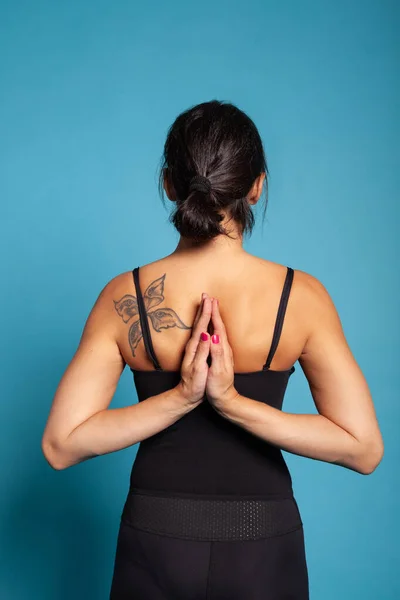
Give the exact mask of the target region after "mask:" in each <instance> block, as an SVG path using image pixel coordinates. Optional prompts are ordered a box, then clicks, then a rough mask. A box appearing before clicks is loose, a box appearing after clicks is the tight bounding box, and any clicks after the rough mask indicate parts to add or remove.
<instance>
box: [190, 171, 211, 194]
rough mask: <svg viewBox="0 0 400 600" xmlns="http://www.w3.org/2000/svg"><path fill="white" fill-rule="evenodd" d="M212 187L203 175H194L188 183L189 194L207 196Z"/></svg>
mask: <svg viewBox="0 0 400 600" xmlns="http://www.w3.org/2000/svg"><path fill="white" fill-rule="evenodd" d="M211 189H212V185H211V181H210V180H209V179H208V177H204V175H195V176H194V177H192V179H191V180H190V183H189V192H194V191H196V192H203V193H204V194H209V193H210V192H211Z"/></svg>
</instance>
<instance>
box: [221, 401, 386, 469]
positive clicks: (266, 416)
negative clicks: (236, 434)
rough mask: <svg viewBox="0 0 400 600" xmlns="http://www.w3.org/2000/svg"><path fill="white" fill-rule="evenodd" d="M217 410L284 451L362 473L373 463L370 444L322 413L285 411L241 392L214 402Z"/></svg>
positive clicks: (372, 465)
mask: <svg viewBox="0 0 400 600" xmlns="http://www.w3.org/2000/svg"><path fill="white" fill-rule="evenodd" d="M216 410H217V411H218V412H219V413H220V414H221V415H222V416H223V417H224V418H226V419H228V420H229V421H231V422H233V423H235V424H236V425H238V426H240V427H242V428H243V429H246V430H247V431H249V432H250V433H252V434H254V435H256V436H258V437H260V438H261V439H264V440H265V441H267V442H269V443H271V444H273V445H275V446H278V447H279V448H281V449H282V450H286V451H287V452H291V453H293V454H298V455H300V456H305V457H307V458H313V459H316V460H321V461H325V462H330V463H335V464H338V465H341V466H343V467H347V468H349V469H352V470H354V471H357V472H359V473H364V474H367V473H369V472H372V471H373V469H374V468H375V467H376V460H377V459H375V450H374V448H373V447H372V446H371V448H370V449H368V448H367V447H366V446H365V444H362V443H361V442H360V441H359V440H357V439H356V438H355V437H354V436H353V435H351V434H350V433H349V432H347V431H345V430H344V429H342V428H341V427H339V426H338V425H336V424H335V423H333V422H332V421H330V420H329V419H327V418H326V417H324V416H323V415H320V414H292V413H285V412H282V411H280V410H278V409H276V408H274V407H271V406H269V405H267V404H263V403H262V402H258V401H255V400H253V399H251V398H247V397H245V396H242V395H238V396H236V398H235V399H233V400H232V401H230V402H224V403H223V404H222V405H220V406H219V407H218V406H216ZM378 462H379V460H378Z"/></svg>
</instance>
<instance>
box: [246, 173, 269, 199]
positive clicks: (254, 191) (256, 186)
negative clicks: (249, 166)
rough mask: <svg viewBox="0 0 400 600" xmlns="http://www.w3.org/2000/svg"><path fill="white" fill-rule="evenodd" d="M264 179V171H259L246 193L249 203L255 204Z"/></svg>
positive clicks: (260, 192)
mask: <svg viewBox="0 0 400 600" xmlns="http://www.w3.org/2000/svg"><path fill="white" fill-rule="evenodd" d="M264 181H265V173H261V174H260V175H259V176H258V177H257V179H256V180H255V181H254V183H253V185H252V186H251V190H250V192H249V193H248V194H247V200H248V202H249V204H257V202H258V201H259V199H260V196H261V194H262V190H263V185H264Z"/></svg>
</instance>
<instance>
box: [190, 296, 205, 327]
mask: <svg viewBox="0 0 400 600" xmlns="http://www.w3.org/2000/svg"><path fill="white" fill-rule="evenodd" d="M207 296H208V294H207V293H206V292H203V293H202V295H201V300H200V303H199V306H198V308H197V311H196V315H195V317H194V320H193V326H192V329H193V328H194V327H196V325H197V323H198V321H199V319H200V315H201V313H202V310H203V303H204V298H206V297H207Z"/></svg>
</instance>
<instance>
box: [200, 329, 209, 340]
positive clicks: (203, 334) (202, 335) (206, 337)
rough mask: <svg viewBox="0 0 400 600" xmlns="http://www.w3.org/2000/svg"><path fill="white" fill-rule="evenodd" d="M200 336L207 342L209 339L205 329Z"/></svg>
mask: <svg viewBox="0 0 400 600" xmlns="http://www.w3.org/2000/svg"><path fill="white" fill-rule="evenodd" d="M200 337H201V339H202V340H203V342H206V341H207V340H208V335H207V334H206V333H204V331H203V333H202V334H201V336H200Z"/></svg>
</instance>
